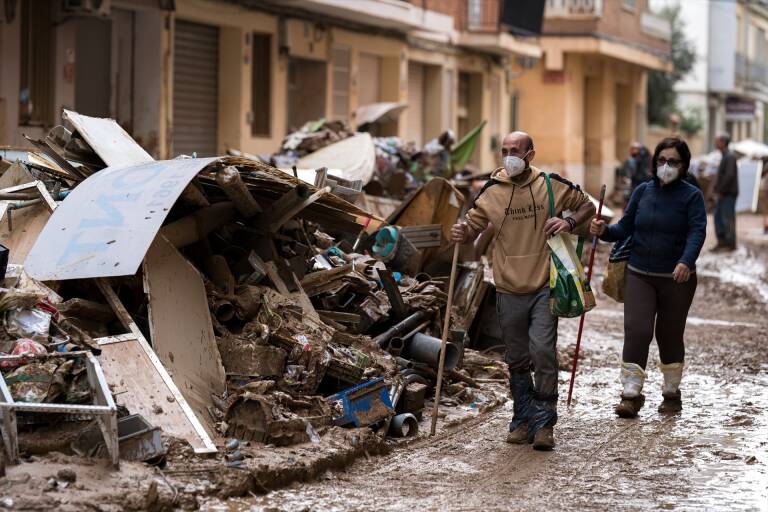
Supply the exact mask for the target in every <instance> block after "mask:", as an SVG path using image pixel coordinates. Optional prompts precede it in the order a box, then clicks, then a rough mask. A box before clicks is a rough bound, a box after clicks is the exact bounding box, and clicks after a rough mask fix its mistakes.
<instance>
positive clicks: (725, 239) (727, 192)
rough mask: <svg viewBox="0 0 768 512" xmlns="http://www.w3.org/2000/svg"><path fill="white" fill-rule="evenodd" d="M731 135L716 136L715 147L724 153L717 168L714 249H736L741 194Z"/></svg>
mask: <svg viewBox="0 0 768 512" xmlns="http://www.w3.org/2000/svg"><path fill="white" fill-rule="evenodd" d="M730 143H731V137H730V135H728V134H727V133H721V134H720V135H718V136H717V137H716V138H715V147H717V149H718V150H719V151H720V152H721V153H722V154H723V156H722V158H721V159H720V166H719V167H718V168H717V181H716V182H715V234H716V235H717V246H716V247H715V248H714V249H713V251H732V250H734V249H736V197H737V196H738V195H739V173H738V166H737V164H736V156H735V155H734V154H733V153H731V152H730V150H729V149H728V146H729V145H730Z"/></svg>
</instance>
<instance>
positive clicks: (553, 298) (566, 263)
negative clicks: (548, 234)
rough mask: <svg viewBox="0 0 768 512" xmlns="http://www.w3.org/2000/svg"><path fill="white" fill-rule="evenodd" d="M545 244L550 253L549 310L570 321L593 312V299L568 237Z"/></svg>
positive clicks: (560, 237) (559, 237)
mask: <svg viewBox="0 0 768 512" xmlns="http://www.w3.org/2000/svg"><path fill="white" fill-rule="evenodd" d="M547 244H548V245H549V249H550V252H551V262H550V266H549V307H550V310H551V311H552V314H553V315H555V316H560V317H564V318H573V317H576V316H579V315H581V314H582V313H586V312H587V311H589V310H591V309H592V308H594V307H595V295H594V293H592V288H590V286H589V283H588V282H587V276H586V274H585V273H584V267H583V266H582V265H581V260H580V259H579V257H578V255H577V254H576V249H575V248H574V246H573V241H572V237H571V235H566V234H560V235H556V236H553V237H552V238H550V239H549V240H547Z"/></svg>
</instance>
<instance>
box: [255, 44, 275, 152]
mask: <svg viewBox="0 0 768 512" xmlns="http://www.w3.org/2000/svg"><path fill="white" fill-rule="evenodd" d="M251 69H252V74H251V111H252V112H253V118H252V119H251V135H254V136H263V137H269V136H270V135H271V132H272V126H271V122H270V121H271V117H272V116H271V114H272V111H271V105H272V35H271V34H257V33H255V34H253V65H252V66H251Z"/></svg>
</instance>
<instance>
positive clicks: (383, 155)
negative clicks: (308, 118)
mask: <svg viewBox="0 0 768 512" xmlns="http://www.w3.org/2000/svg"><path fill="white" fill-rule="evenodd" d="M350 138H355V139H357V140H358V143H357V144H349V143H348V144H346V146H345V147H343V148H342V145H341V144H340V143H341V142H342V141H345V140H346V139H350ZM333 145H338V147H339V151H337V152H335V153H334V152H333V151H328V150H326V151H324V152H323V153H322V154H320V153H318V154H317V157H316V158H313V157H312V155H313V153H317V152H319V151H320V150H323V149H324V148H328V147H329V146H333ZM457 146H459V145H458V144H457V142H456V137H455V135H454V133H453V132H452V131H451V130H448V131H446V132H444V133H442V134H441V135H440V136H439V137H437V138H435V139H432V140H430V141H428V142H427V143H426V144H425V145H424V146H423V147H418V146H417V145H416V144H414V143H413V142H407V141H405V140H403V139H401V138H399V137H383V136H382V137H377V136H369V135H366V136H363V133H355V132H353V131H352V130H350V129H349V128H348V127H347V125H346V124H345V123H344V122H342V121H326V120H325V119H320V120H318V121H312V122H308V123H306V124H305V125H304V126H302V127H301V128H300V129H299V130H296V131H294V132H291V133H289V134H288V135H287V136H286V137H285V139H284V140H283V142H282V144H281V147H280V149H279V150H278V151H277V152H275V153H274V154H272V155H271V156H270V157H269V158H267V159H264V162H265V163H269V164H271V165H273V166H275V167H278V168H281V169H291V168H292V167H296V168H298V169H300V170H301V169H306V168H310V167H312V165H311V164H316V163H318V162H322V165H323V166H325V167H328V168H330V169H336V170H340V171H342V172H344V173H346V172H348V169H346V168H345V167H346V166H345V164H344V161H345V159H346V158H348V155H349V154H350V152H351V153H355V152H360V153H362V154H366V153H369V152H370V153H371V154H372V155H373V156H374V159H373V160H372V161H371V162H370V163H369V164H368V167H369V172H366V173H364V174H365V179H364V180H363V181H364V183H363V186H364V190H365V192H366V193H367V194H370V195H372V196H387V197H395V198H400V199H402V198H403V197H405V196H406V195H407V194H408V193H411V192H413V191H415V190H416V189H418V187H420V186H421V185H423V184H425V183H426V182H428V181H429V180H430V179H432V178H433V177H445V178H450V177H451V176H452V175H453V165H452V164H453V161H452V150H454V149H455V148H456V147H457ZM231 153H232V154H234V155H241V153H239V152H237V151H231ZM251 157H252V158H256V157H254V156H251ZM462 165H463V163H462ZM344 177H345V178H348V177H347V176H344Z"/></svg>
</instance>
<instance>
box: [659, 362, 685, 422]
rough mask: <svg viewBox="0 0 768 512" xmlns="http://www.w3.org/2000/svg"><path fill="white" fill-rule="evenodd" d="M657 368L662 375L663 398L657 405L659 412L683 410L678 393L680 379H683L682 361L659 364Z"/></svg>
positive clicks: (669, 412)
mask: <svg viewBox="0 0 768 512" xmlns="http://www.w3.org/2000/svg"><path fill="white" fill-rule="evenodd" d="M659 369H660V370H661V373H662V375H664V386H663V387H662V388H661V396H663V397H664V400H663V401H662V402H661V404H660V405H659V412H660V413H661V414H675V413H678V412H680V411H682V410H683V401H682V399H681V394H680V381H681V380H682V379H683V363H669V364H659Z"/></svg>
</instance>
